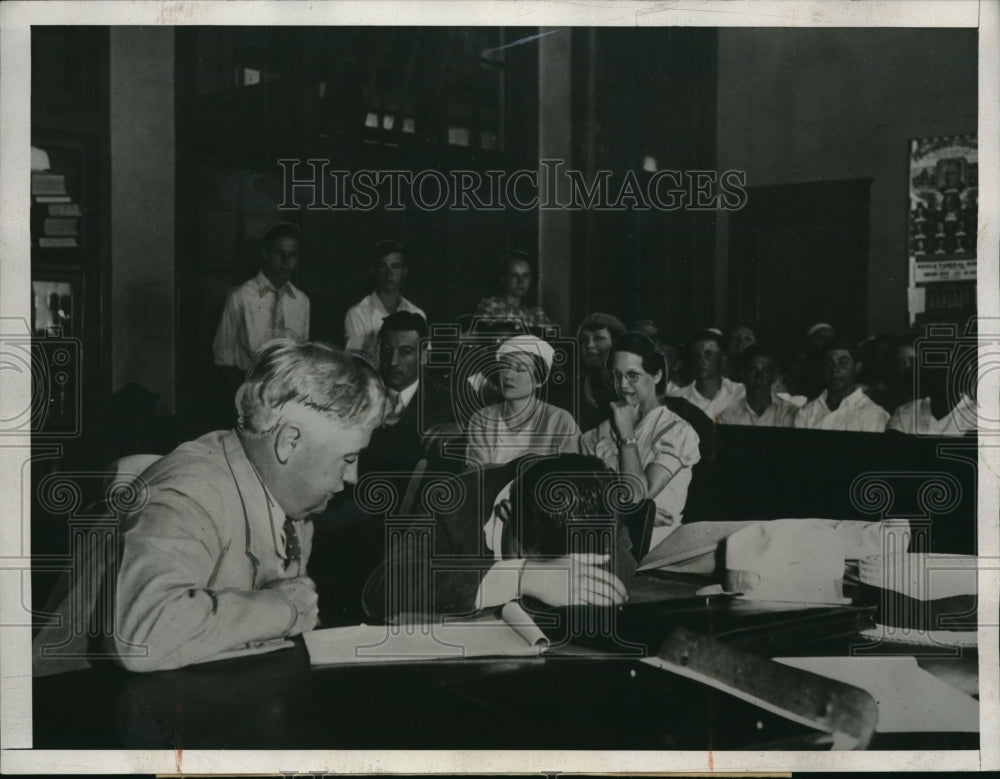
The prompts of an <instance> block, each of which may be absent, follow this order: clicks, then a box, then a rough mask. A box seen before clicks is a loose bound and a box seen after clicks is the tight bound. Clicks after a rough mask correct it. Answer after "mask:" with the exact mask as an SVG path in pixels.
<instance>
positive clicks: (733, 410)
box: [717, 396, 799, 427]
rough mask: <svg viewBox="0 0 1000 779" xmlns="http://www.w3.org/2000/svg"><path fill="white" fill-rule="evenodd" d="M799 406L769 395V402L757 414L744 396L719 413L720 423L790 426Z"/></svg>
mask: <svg viewBox="0 0 1000 779" xmlns="http://www.w3.org/2000/svg"><path fill="white" fill-rule="evenodd" d="M798 410H799V408H798V406H796V405H795V404H794V403H791V402H789V401H787V400H782V399H781V398H778V397H773V396H772V397H771V404H770V405H769V406H768V407H767V408H765V409H764V412H763V413H762V414H758V413H757V412H756V411H754V410H753V409H752V408H750V404H749V403H747V399H746V396H744V397H743V398H741V399H740V400H738V401H737V402H736V403H733V405H731V406H730V407H729V408H727V409H726V410H725V411H723V412H722V413H721V414H719V418H718V420H717V421H718V423H719V424H720V425H752V426H753V427H791V426H792V422H793V421H794V419H795V412H796V411H798Z"/></svg>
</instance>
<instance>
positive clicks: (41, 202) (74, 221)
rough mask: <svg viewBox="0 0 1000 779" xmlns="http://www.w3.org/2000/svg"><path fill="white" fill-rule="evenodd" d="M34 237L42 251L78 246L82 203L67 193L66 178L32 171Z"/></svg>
mask: <svg viewBox="0 0 1000 779" xmlns="http://www.w3.org/2000/svg"><path fill="white" fill-rule="evenodd" d="M31 212H32V218H31V221H32V231H31V233H32V237H33V238H34V240H35V243H36V245H37V246H38V247H39V248H41V249H54V248H59V249H62V248H71V247H74V246H79V238H80V216H81V215H82V212H81V211H80V204H79V203H74V202H73V198H71V197H70V196H69V194H68V193H67V191H66V176H65V175H64V174H62V173H53V172H52V171H48V170H46V171H38V170H35V171H32V172H31Z"/></svg>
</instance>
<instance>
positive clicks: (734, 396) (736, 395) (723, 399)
mask: <svg viewBox="0 0 1000 779" xmlns="http://www.w3.org/2000/svg"><path fill="white" fill-rule="evenodd" d="M694 385H695V382H693V381H692V382H691V383H690V384H688V385H687V386H686V387H681V388H680V389H679V390H677V392H676V397H678V398H684V400H686V401H688V402H689V403H693V404H694V405H696V406H697V407H698V408H700V409H701V410H702V411H704V412H705V414H707V415H708V418H709V419H711V420H713V421H714V420H715V419H716V418H717V417H718V416H719V414H721V413H722V412H723V411H725V410H726V409H727V408H729V407H730V406H731V405H733V404H734V403H736V402H737V401H739V400H740V399H742V398H743V397H744V396H745V395H746V387H744V386H743V385H742V384H740V383H739V382H736V381H733V380H732V379H727V378H725V377H723V379H722V386H721V387H719V391H718V392H717V393H715V397H714V398H711V399H709V398H706V397H705V396H704V395H702V394H701V393H700V392H698V390H696V389H695V386H694Z"/></svg>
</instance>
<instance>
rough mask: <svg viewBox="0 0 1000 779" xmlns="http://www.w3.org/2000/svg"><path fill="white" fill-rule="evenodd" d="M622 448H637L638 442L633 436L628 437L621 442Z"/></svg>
mask: <svg viewBox="0 0 1000 779" xmlns="http://www.w3.org/2000/svg"><path fill="white" fill-rule="evenodd" d="M622 446H634V447H636V448H637V449H638V448H639V442H638V441H637V440H636V438H635V436H634V435H633V436H629V437H628V438H626V439H625V440H624V441H622Z"/></svg>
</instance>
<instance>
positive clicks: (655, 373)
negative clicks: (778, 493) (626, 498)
mask: <svg viewBox="0 0 1000 779" xmlns="http://www.w3.org/2000/svg"><path fill="white" fill-rule="evenodd" d="M608 368H609V370H610V372H611V375H612V378H613V381H614V388H615V393H616V394H617V395H618V400H617V401H615V402H613V403H611V404H610V405H611V418H610V419H606V420H605V421H604V422H602V423H601V424H600V425H598V426H597V427H595V428H594V429H593V430H590V431H588V432H587V433H584V434H583V436H582V437H581V438H580V451H581V452H583V453H584V454H592V455H596V456H597V457H599V458H601V460H603V461H604V464H605V465H607V466H608V467H609V468H612V469H613V470H616V471H618V472H619V473H621V474H631V475H632V476H634V477H635V478H634V479H630V480H629V481H628V483H630V484H632V485H633V492H634V494H633V496H632V500H633V502H635V503H638V502H639V501H641V500H643V499H645V498H649V499H650V500H652V501H653V502H654V503H655V504H656V526H655V527H654V529H653V538H652V545H653V546H655V545H656V544H657V543H659V541H661V540H662V539H664V538H666V536H667V535H669V534H670V533H671V532H673V531H674V530H676V529H677V528H678V527H679V526H680V524H681V519H682V514H683V511H684V503H685V502H686V500H687V491H688V485H689V484H690V483H691V468H692V466H693V465H694V464H695V463H697V462H698V460H699V459H700V458H701V455H700V454H699V452H698V443H699V440H698V434H697V433H696V432H695V431H694V428H693V427H691V425H689V424H688V423H687V422H685V421H684V420H683V419H681V418H680V417H679V416H677V414H675V413H674V412H673V411H671V410H670V409H669V408H666V407H665V406H663V405H661V404H660V400H659V395H660V394H661V393H662V392H663V391H664V388H665V387H666V383H667V362H666V358H665V357H664V356H663V353H662V352H661V351H660V350H659V349H657V348H656V344H654V343H653V341H652V340H651V339H650V338H649V337H648V336H646V335H644V334H643V333H635V332H633V333H625V334H624V335H623V336H621V337H619V338H618V339H617V340H616V341H615V342H614V344H612V346H611V351H610V352H609V354H608ZM640 485H641V486H640Z"/></svg>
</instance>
